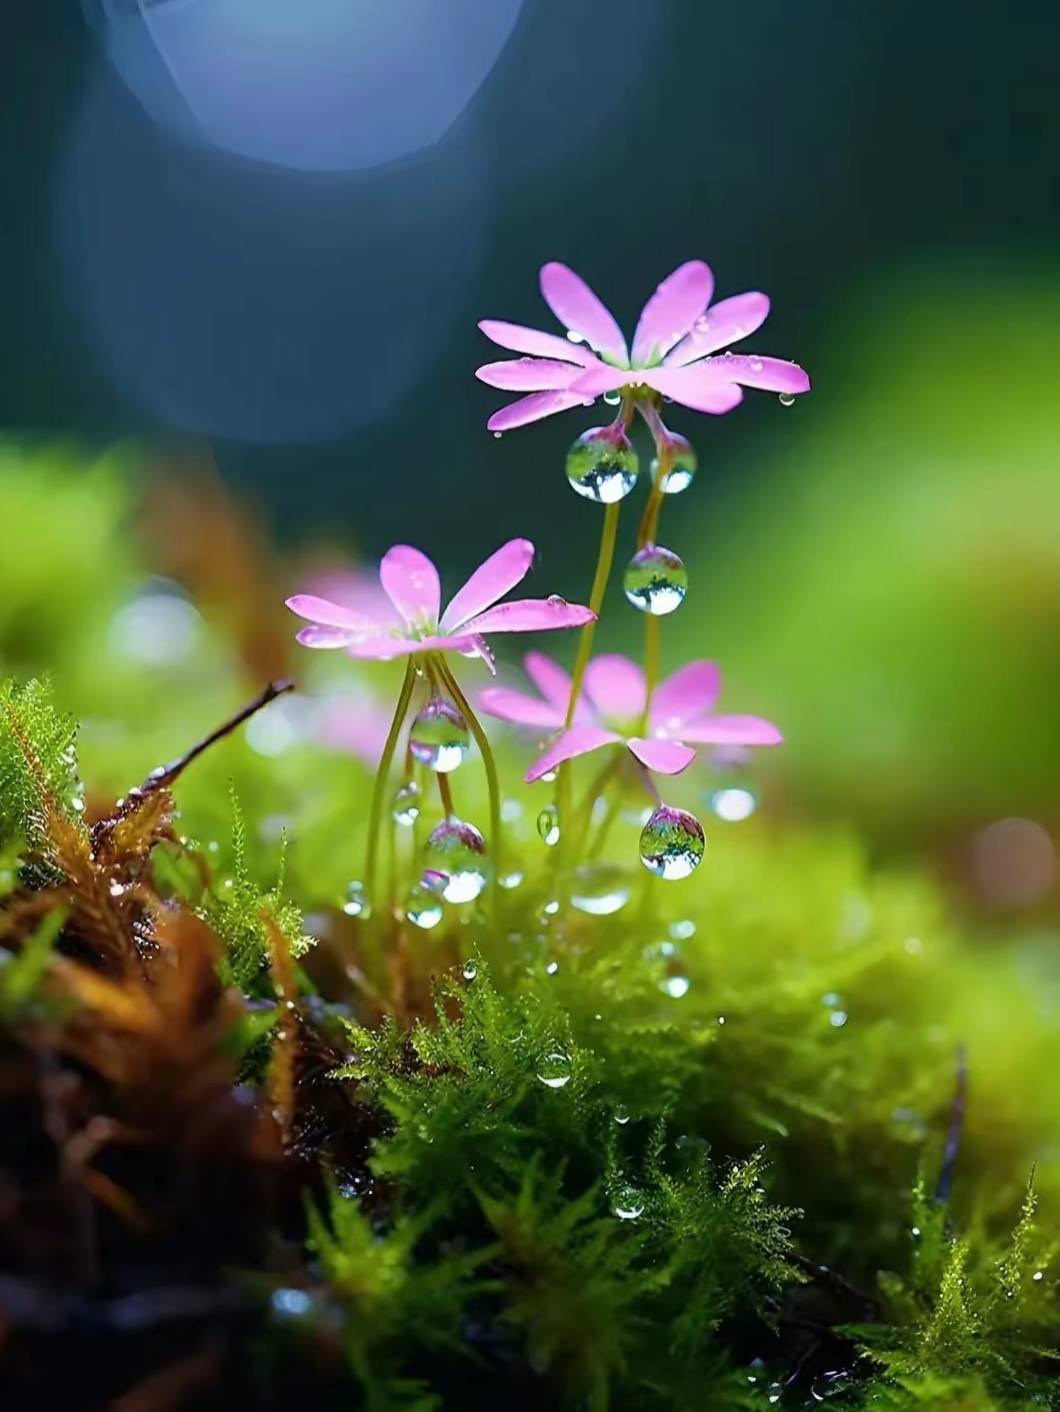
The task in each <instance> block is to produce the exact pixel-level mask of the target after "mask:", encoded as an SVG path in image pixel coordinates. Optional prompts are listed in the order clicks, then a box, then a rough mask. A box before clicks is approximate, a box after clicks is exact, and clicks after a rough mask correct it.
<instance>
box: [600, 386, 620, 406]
mask: <svg viewBox="0 0 1060 1412" xmlns="http://www.w3.org/2000/svg"><path fill="white" fill-rule="evenodd" d="M604 401H605V402H606V403H607V405H608V406H609V407H621V405H622V393H621V391H620V390H619V389H618V388H617V387H615V388H612V389H611V391H610V392H605V393H604Z"/></svg>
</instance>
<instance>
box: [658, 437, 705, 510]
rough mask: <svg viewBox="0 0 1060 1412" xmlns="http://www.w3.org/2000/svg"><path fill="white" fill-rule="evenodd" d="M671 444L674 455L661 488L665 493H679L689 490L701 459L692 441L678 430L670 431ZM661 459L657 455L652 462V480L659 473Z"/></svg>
mask: <svg viewBox="0 0 1060 1412" xmlns="http://www.w3.org/2000/svg"><path fill="white" fill-rule="evenodd" d="M670 446H671V447H672V449H673V455H672V458H671V461H670V469H669V471H668V472H667V473H666V479H665V480H664V481H663V483H662V485H661V486H660V489H661V490H662V491H663V493H664V494H665V495H679V494H680V493H681V491H682V490H687V489H688V487H689V486H690V485H691V484H692V477H693V476H694V475H695V473H696V469H697V467H698V465H699V461H698V460H697V458H696V453H695V451H694V450H693V448H692V443H691V442H690V441H687V440H686V439H685V438H684V437H683V436H678V434H677V432H673V431H672V432H671V433H670ZM658 472H659V460H658V457H655V458H654V459H653V460H652V463H651V475H652V480H654V479H655V477H656V476H657V475H658Z"/></svg>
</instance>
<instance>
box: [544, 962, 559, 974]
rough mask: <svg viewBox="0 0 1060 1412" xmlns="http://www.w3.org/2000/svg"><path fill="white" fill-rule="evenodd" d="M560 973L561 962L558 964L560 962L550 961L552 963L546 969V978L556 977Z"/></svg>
mask: <svg viewBox="0 0 1060 1412" xmlns="http://www.w3.org/2000/svg"><path fill="white" fill-rule="evenodd" d="M558 971H559V962H558V961H550V962H549V963H548V965H547V966H546V967H545V975H546V976H554V975H556V974H557V973H558Z"/></svg>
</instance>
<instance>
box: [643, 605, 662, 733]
mask: <svg viewBox="0 0 1060 1412" xmlns="http://www.w3.org/2000/svg"><path fill="white" fill-rule="evenodd" d="M644 676H645V678H646V681H647V687H648V690H647V695H646V699H645V702H644V716H645V724H647V718H648V715H649V714H650V712H651V699H652V697H653V696H654V695H655V688H656V687H657V686H658V685H659V619H658V618H656V617H655V616H654V614H652V613H649V614H648V621H647V622H646V623H645V624H644Z"/></svg>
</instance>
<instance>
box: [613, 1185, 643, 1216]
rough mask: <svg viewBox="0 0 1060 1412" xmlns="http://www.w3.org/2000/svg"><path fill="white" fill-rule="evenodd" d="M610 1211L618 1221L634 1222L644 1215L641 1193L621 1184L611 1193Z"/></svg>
mask: <svg viewBox="0 0 1060 1412" xmlns="http://www.w3.org/2000/svg"><path fill="white" fill-rule="evenodd" d="M611 1211H612V1213H613V1214H614V1215H615V1216H617V1217H618V1219H619V1220H620V1221H635V1220H636V1219H637V1217H638V1216H643V1214H644V1196H643V1193H641V1192H639V1191H638V1190H637V1188H636V1187H635V1186H630V1184H629V1183H628V1182H623V1183H622V1185H621V1186H617V1187H616V1188H615V1189H614V1191H613V1192H612V1193H611Z"/></svg>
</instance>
